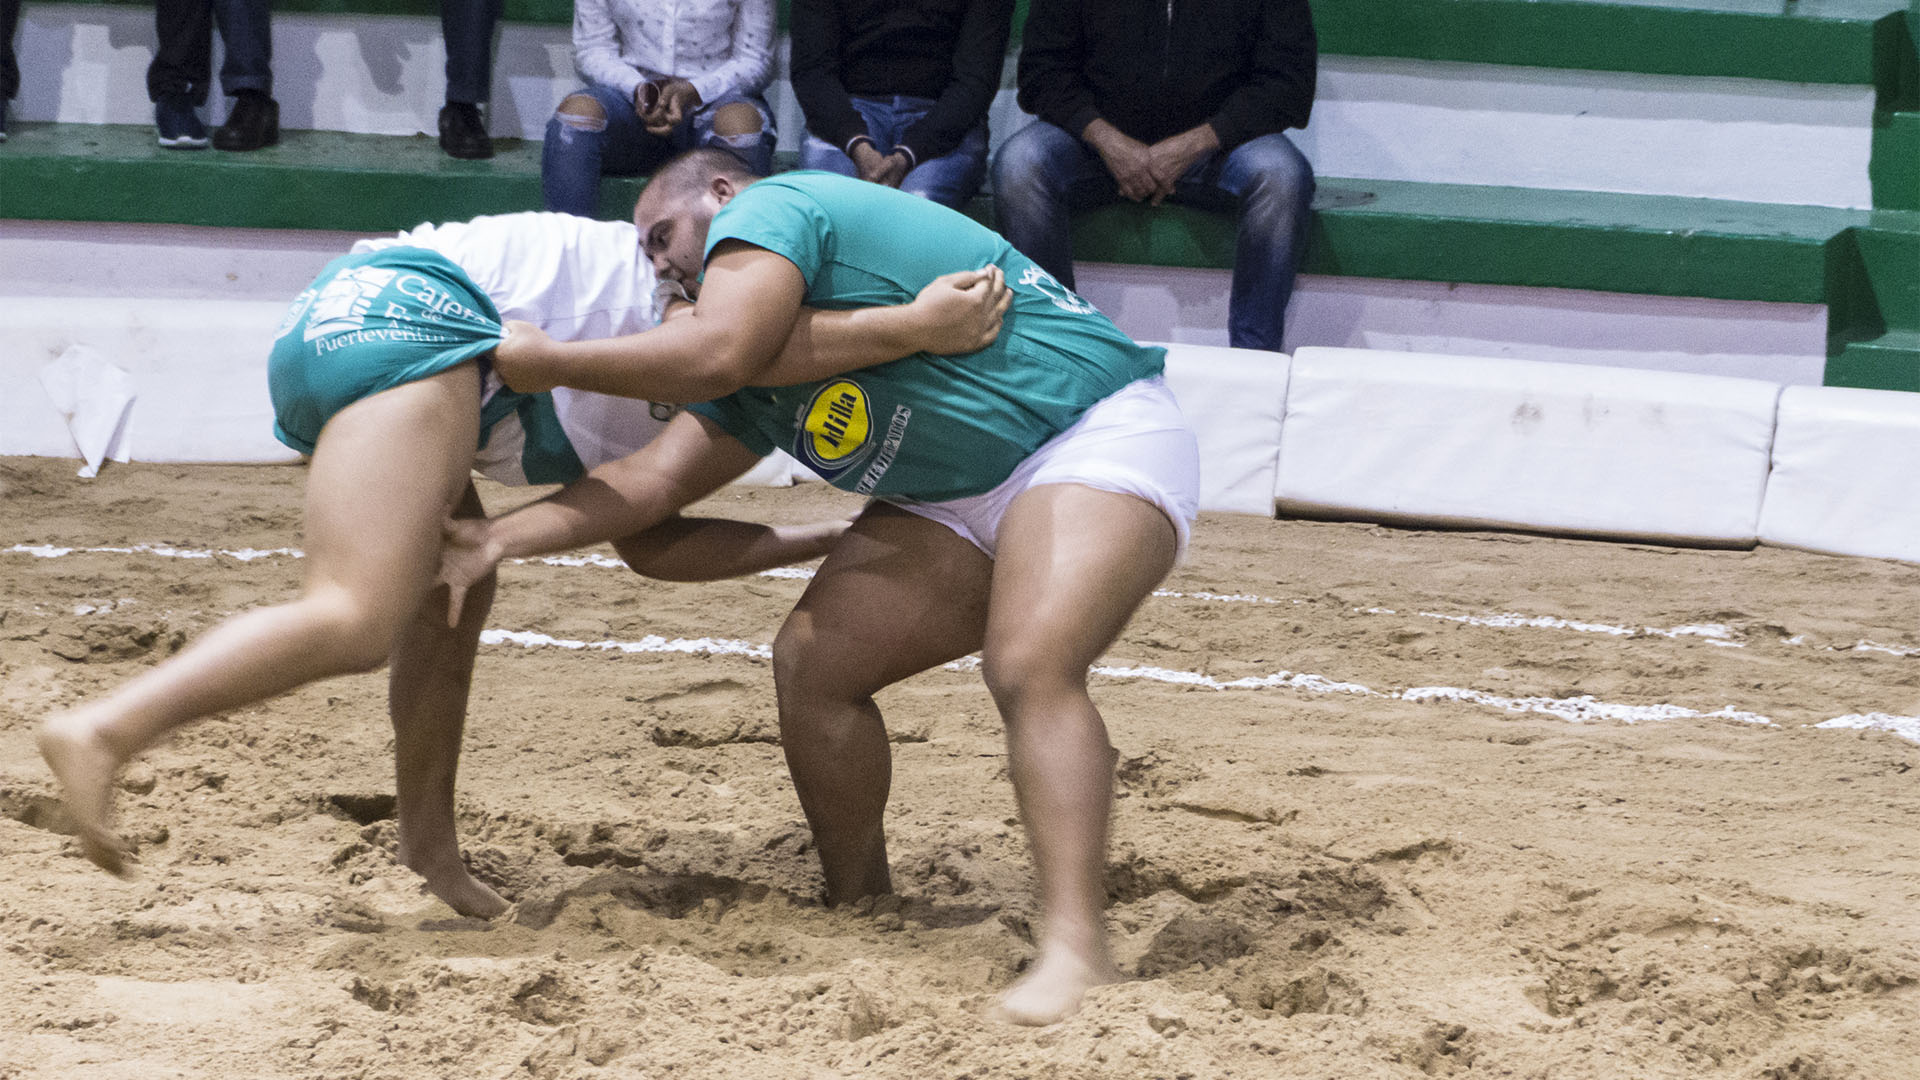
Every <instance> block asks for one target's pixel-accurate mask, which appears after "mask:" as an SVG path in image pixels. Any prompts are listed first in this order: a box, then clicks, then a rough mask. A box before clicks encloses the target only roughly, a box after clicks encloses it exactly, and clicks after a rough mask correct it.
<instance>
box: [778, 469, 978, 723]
mask: <svg viewBox="0 0 1920 1080" xmlns="http://www.w3.org/2000/svg"><path fill="white" fill-rule="evenodd" d="M992 576H993V563H992V562H991V561H990V560H988V558H987V557H986V556H985V555H984V554H982V553H981V551H980V549H978V548H976V547H974V546H973V545H972V544H969V543H968V542H966V541H965V540H962V539H961V538H960V537H959V536H958V535H956V534H955V533H954V532H953V531H952V530H950V529H948V528H947V527H946V526H944V525H940V524H937V523H935V522H932V521H928V520H927V519H925V518H922V517H916V516H915V515H913V514H909V513H907V512H906V511H904V510H901V509H898V508H897V507H893V506H888V505H886V504H884V503H875V504H874V505H872V506H871V507H869V508H868V509H867V511H866V512H865V513H864V514H862V515H861V516H860V520H859V521H858V522H856V523H855V524H854V526H853V528H852V529H850V530H849V531H848V532H847V534H846V536H844V537H842V538H841V539H840V542H839V543H838V544H836V545H835V546H834V550H833V553H832V554H831V555H829V556H828V557H827V561H826V562H825V563H823V564H822V565H821V567H820V570H819V571H818V573H816V574H815V575H814V579H813V582H812V584H811V585H809V586H808V588H807V591H806V593H805V594H804V595H802V596H801V597H800V602H799V604H798V605H796V606H795V608H794V610H793V614H792V615H790V616H788V618H787V624H786V626H784V627H783V628H782V629H781V631H780V640H779V642H778V643H776V645H775V666H776V669H777V670H778V671H779V672H780V674H781V679H782V683H783V685H784V686H785V688H787V689H793V690H797V689H801V688H802V687H803V686H811V687H815V688H820V689H831V690H833V691H835V692H837V693H842V694H854V695H861V696H864V695H868V694H872V693H873V692H875V691H877V690H879V689H880V688H881V687H883V686H887V685H889V684H891V683H895V682H899V681H900V680H901V679H904V678H907V677H908V676H910V675H914V674H916V673H918V672H921V671H925V670H926V669H928V668H930V667H934V666H936V665H938V664H943V663H946V662H947V661H949V660H953V659H956V658H958V657H962V656H965V655H967V654H968V653H971V652H973V651H975V650H976V649H978V648H979V647H980V641H981V637H982V635H983V634H984V632H985V627H986V615H987V593H988V588H989V585H990V584H991V581H992Z"/></svg>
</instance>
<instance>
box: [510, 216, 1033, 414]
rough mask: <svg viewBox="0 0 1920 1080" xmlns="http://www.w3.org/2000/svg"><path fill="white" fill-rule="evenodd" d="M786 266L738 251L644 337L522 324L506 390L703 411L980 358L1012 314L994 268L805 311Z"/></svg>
mask: <svg viewBox="0 0 1920 1080" xmlns="http://www.w3.org/2000/svg"><path fill="white" fill-rule="evenodd" d="M805 291H806V282H805V281H804V279H803V278H802V277H801V276H800V271H799V269H798V268H797V267H795V266H794V265H793V263H791V262H789V261H787V259H786V258H784V257H782V256H780V255H776V254H774V253H773V252H771V251H768V250H766V249H765V248H760V247H755V246H753V245H750V244H747V243H745V242H742V241H738V240H726V241H722V242H721V243H720V244H719V245H718V246H716V247H715V249H714V252H713V256H712V258H710V259H709V260H708V262H707V270H706V279H705V283H704V284H703V285H702V286H701V289H700V299H699V301H698V302H697V303H695V304H694V306H693V311H692V313H691V314H689V315H687V316H685V317H682V318H673V319H668V320H667V321H665V322H663V323H662V324H661V325H660V326H658V327H655V328H654V329H652V330H648V331H646V332H645V333H641V334H634V335H630V336H627V337H619V338H603V339H600V340H594V341H569V342H559V341H554V340H552V339H551V338H548V337H547V336H546V335H545V334H542V333H540V332H539V331H538V330H537V329H535V328H533V327H531V326H527V325H524V324H520V323H514V324H511V326H510V332H509V334H508V336H507V338H506V340H505V341H503V342H501V344H500V347H499V348H498V349H497V350H496V351H495V354H494V367H495V370H497V371H498V372H499V374H500V376H501V378H502V379H503V380H505V382H506V383H507V385H508V386H510V387H512V388H513V389H515V390H519V391H522V392H526V393H532V392H537V391H540V390H547V389H551V388H553V387H555V386H569V387H573V388H575V389H579V390H592V391H596V392H599V393H603V394H613V395H616V396H619V397H637V398H644V399H646V400H649V401H706V400H710V399H712V398H718V397H725V396H726V395H728V394H731V393H733V392H734V391H736V390H739V389H741V388H742V387H745V386H787V385H793V384H796V383H804V382H812V381H814V380H816V379H821V378H826V377H827V376H829V375H836V374H839V373H841V372H843V371H851V370H854V369H856V368H861V367H870V366H872V365H874V364H881V363H886V362H888V361H891V360H897V359H900V358H901V357H903V356H910V355H912V354H914V353H917V352H938V353H945V354H957V353H964V352H972V351H976V350H978V349H980V348H984V347H985V346H986V345H987V344H989V343H991V342H992V340H993V339H994V337H995V336H996V335H997V334H998V333H999V330H1000V322H1001V318H1002V316H1004V315H1005V313H1006V311H1007V308H1008V307H1009V306H1010V304H1011V303H1012V294H1011V292H1010V291H1009V290H1007V288H1006V283H1005V280H1004V279H1003V278H1002V276H1001V274H1000V271H999V269H998V268H997V267H988V268H985V269H983V270H978V271H965V272H962V273H959V274H949V275H946V276H944V277H942V278H940V279H937V280H936V281H934V282H933V283H932V284H930V285H928V286H927V287H926V288H925V289H922V290H921V292H920V294H919V295H918V296H916V297H915V299H914V300H913V301H912V302H911V303H908V304H903V305H895V306H890V307H875V308H863V309H857V310H852V311H807V310H806V309H803V308H801V306H800V302H801V299H802V298H803V296H804V295H805Z"/></svg>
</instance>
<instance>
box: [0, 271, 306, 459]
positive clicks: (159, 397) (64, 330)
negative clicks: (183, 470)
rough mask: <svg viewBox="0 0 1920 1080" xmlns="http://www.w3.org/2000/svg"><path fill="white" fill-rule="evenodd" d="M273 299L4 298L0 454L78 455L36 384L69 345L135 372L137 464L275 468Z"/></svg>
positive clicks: (130, 438) (283, 455) (127, 444)
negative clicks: (270, 380)
mask: <svg viewBox="0 0 1920 1080" xmlns="http://www.w3.org/2000/svg"><path fill="white" fill-rule="evenodd" d="M286 312H287V305H286V302H285V301H279V300H273V301H269V300H178V299H152V298H148V299H130V298H124V297H115V298H112V299H99V298H92V297H53V296H36V297H16V298H9V299H7V300H5V301H4V302H0V454H33V455H41V456H49V457H78V456H80V453H79V448H78V447H77V446H76V445H75V443H74V441H73V437H72V435H71V434H70V433H69V432H68V430H67V423H66V420H65V418H64V417H63V416H62V415H61V413H60V412H58V411H57V410H56V409H55V407H54V404H53V401H52V400H51V399H50V398H49V397H48V396H47V392H46V389H45V387H44V386H42V385H41V382H40V370H41V368H43V367H45V366H46V365H47V364H48V363H49V362H51V361H53V360H55V359H57V358H59V357H60V356H61V355H62V354H63V353H65V352H66V351H67V349H68V348H69V347H71V346H74V345H84V346H88V347H90V348H91V349H92V350H93V351H94V352H95V353H97V354H99V356H100V357H102V358H103V359H105V360H106V361H107V362H108V363H111V364H113V365H114V366H116V367H119V368H121V369H122V370H124V371H126V372H127V373H128V374H129V375H130V376H132V383H133V391H134V394H135V397H134V402H133V407H132V410H131V411H130V412H129V413H128V416H127V421H126V436H125V441H124V442H123V443H122V449H123V450H125V451H126V452H127V453H129V454H131V455H132V457H133V458H134V460H137V461H161V462H213V461H231V462H283V461H297V460H299V455H298V454H295V453H294V452H293V451H291V450H288V449H287V448H286V447H284V446H282V445H280V443H278V442H277V441H275V440H274V437H273V407H272V405H271V404H270V403H269V402H268V400H267V362H266V358H267V350H268V349H269V348H270V347H271V346H272V344H273V332H274V330H276V329H277V328H278V327H279V325H280V320H281V318H282V317H284V316H285V315H286Z"/></svg>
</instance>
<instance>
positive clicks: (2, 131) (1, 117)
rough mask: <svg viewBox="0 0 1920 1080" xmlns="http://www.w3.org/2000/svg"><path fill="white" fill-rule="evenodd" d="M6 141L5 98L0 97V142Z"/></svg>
mask: <svg viewBox="0 0 1920 1080" xmlns="http://www.w3.org/2000/svg"><path fill="white" fill-rule="evenodd" d="M6 141H7V99H6V98H0V142H6Z"/></svg>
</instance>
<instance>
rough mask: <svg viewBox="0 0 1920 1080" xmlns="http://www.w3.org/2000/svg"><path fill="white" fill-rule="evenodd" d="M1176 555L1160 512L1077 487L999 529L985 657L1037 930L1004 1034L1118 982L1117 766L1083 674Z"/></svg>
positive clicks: (1043, 491)
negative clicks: (1027, 859) (1112, 883)
mask: <svg viewBox="0 0 1920 1080" xmlns="http://www.w3.org/2000/svg"><path fill="white" fill-rule="evenodd" d="M1174 549H1175V536H1174V531H1173V525H1172V523H1171V522H1169V521H1168V520H1167V518H1166V515H1165V514H1163V513H1161V511H1160V510H1159V509H1158V508H1156V507H1154V506H1152V505H1151V504H1149V503H1147V502H1144V501H1142V500H1140V499H1136V498H1133V497H1132V496H1128V495H1116V494H1113V493H1112V492H1106V491H1096V490H1094V489H1092V488H1087V487H1081V486H1079V485H1077V484H1050V485H1045V486H1042V487H1036V488H1033V489H1032V490H1030V491H1028V492H1027V493H1026V494H1024V495H1022V496H1020V497H1019V498H1018V499H1016V500H1014V503H1013V506H1012V507H1011V508H1010V509H1009V510H1008V512H1007V516H1006V518H1005V519H1004V520H1003V521H1002V522H1001V525H1000V542H999V555H998V559H997V560H996V563H995V565H994V574H993V598H994V599H993V605H992V609H991V611H990V612H989V614H988V617H987V638H986V648H985V652H984V653H983V654H982V659H983V661H984V664H985V666H984V673H985V675H986V679H987V687H988V689H989V690H991V691H992V692H993V699H994V702H995V704H997V705H998V706H999V707H1000V715H1001V716H1002V718H1004V719H1005V721H1006V725H1007V760H1008V767H1009V771H1010V772H1011V773H1012V775H1013V789H1014V794H1015V795H1016V796H1017V797H1018V799H1019V802H1020V816H1021V818H1022V819H1023V820H1024V821H1025V822H1026V826H1027V835H1028V838H1029V840H1030V842H1031V843H1032V845H1033V859H1034V864H1035V867H1036V869H1037V871H1038V875H1039V883H1040V908H1041V914H1042V919H1043V929H1042V932H1041V935H1040V939H1039V950H1040V955H1039V957H1038V958H1037V959H1036V960H1035V962H1034V965H1033V967H1032V968H1031V969H1029V970H1028V971H1027V973H1026V974H1025V975H1023V976H1021V978H1020V980H1019V981H1018V982H1016V983H1014V985H1013V986H1012V987H1011V988H1009V989H1008V990H1007V992H1006V994H1005V996H1003V997H1002V998H1001V1000H1000V1015H1001V1016H1002V1017H1003V1018H1004V1019H1007V1020H1011V1021H1013V1022H1014V1023H1019V1024H1051V1023H1053V1022H1055V1021H1057V1020H1060V1019H1062V1018H1064V1017H1066V1016H1068V1015H1069V1014H1071V1013H1072V1012H1073V1011H1074V1010H1076V1009H1078V1008H1079V1007H1080V999H1081V997H1082V996H1083V995H1084V994H1085V993H1086V991H1087V990H1088V989H1089V988H1091V987H1094V986H1098V985H1100V984H1101V983H1107V982H1113V981H1116V980H1118V979H1119V978H1121V975H1120V972H1119V970H1118V969H1117V968H1115V967H1114V966H1113V959H1112V956H1111V954H1110V953H1109V952H1108V949H1107V933H1106V921H1105V915H1104V913H1103V910H1102V909H1103V908H1104V907H1105V906H1106V885H1105V871H1106V852H1107V820H1108V815H1109V811H1110V810H1111V807H1112V803H1113V767H1114V758H1115V755H1114V750H1113V747H1112V745H1111V744H1109V743H1108V741H1107V728H1106V724H1105V723H1104V722H1102V720H1101V719H1100V713H1099V712H1098V711H1097V710H1096V709H1095V708H1094V706H1093V700H1092V698H1090V697H1088V696H1087V668H1088V666H1089V665H1091V664H1092V663H1093V662H1094V661H1095V660H1096V659H1098V658H1099V656H1100V654H1101V653H1102V652H1105V651H1106V648H1107V646H1108V645H1110V644H1112V643H1113V639H1114V638H1115V637H1117V636H1118V635H1119V633H1120V630H1121V629H1122V628H1123V627H1125V626H1126V624H1127V620H1128V619H1130V618H1131V617H1132V616H1133V612H1134V609H1135V608H1137V607H1139V605H1140V601H1142V600H1144V599H1145V598H1146V596H1147V594H1148V593H1149V592H1151V591H1152V590H1153V587H1154V586H1155V585H1157V584H1158V583H1159V582H1160V580H1161V579H1162V578H1164V577H1165V576H1166V574H1167V571H1168V570H1170V569H1172V568H1173V558H1174Z"/></svg>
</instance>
